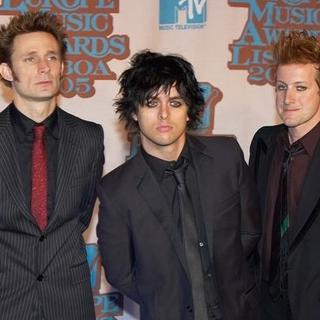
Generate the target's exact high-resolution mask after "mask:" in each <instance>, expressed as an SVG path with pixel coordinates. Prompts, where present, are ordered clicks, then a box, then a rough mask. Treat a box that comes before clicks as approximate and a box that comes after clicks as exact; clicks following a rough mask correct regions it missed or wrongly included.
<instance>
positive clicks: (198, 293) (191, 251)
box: [170, 159, 208, 320]
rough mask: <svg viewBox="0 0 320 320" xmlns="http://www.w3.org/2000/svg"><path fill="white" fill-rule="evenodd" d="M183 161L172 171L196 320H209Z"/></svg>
mask: <svg viewBox="0 0 320 320" xmlns="http://www.w3.org/2000/svg"><path fill="white" fill-rule="evenodd" d="M183 160H184V161H183V163H182V164H181V165H180V166H179V167H178V168H176V169H174V170H172V173H173V175H174V177H175V179H176V182H177V188H178V199H179V212H180V221H181V227H182V235H183V243H184V248H185V256H186V258H187V263H188V269H189V276H190V279H191V286H192V297H193V307H194V319H197V320H206V319H208V315H207V307H206V299H205V293H204V281H203V270H202V264H201V256H200V252H199V244H198V232H197V227H196V221H195V218H194V212H193V206H192V202H191V198H190V196H189V193H188V190H187V188H186V184H185V172H186V168H187V166H188V162H187V160H186V159H183ZM170 171H171V170H170ZM200 245H201V244H200Z"/></svg>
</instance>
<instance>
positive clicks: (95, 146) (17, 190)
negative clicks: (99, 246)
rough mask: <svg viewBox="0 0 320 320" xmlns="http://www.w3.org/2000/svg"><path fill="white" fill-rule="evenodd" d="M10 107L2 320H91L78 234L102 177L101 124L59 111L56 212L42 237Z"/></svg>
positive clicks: (2, 216)
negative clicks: (24, 181)
mask: <svg viewBox="0 0 320 320" xmlns="http://www.w3.org/2000/svg"><path fill="white" fill-rule="evenodd" d="M9 108H10V106H9V107H8V108H6V109H5V110H4V111H3V112H1V113H0V253H1V256H0V318H1V319H3V320H18V319H28V320H33V319H37V320H40V319H41V320H42V319H46V320H58V319H59V320H89V319H90V320H93V319H95V313H94V304H93V298H92V291H91V287H90V278H89V268H88V264H87V260H86V251H85V243H84V240H83V238H82V234H81V233H82V232H83V231H84V230H85V229H86V228H87V226H88V224H89V222H90V218H91V214H92V209H93V205H94V201H95V198H96V190H95V189H96V183H97V181H98V180H99V178H100V176H101V173H102V165H103V161H104V158H103V130H102V127H101V126H99V125H97V124H94V123H91V122H88V121H84V120H81V119H79V118H77V117H75V116H72V115H70V114H68V113H67V112H65V111H63V110H61V109H59V108H58V123H59V130H60V140H59V147H58V165H57V177H56V188H57V189H56V198H55V209H54V211H53V213H52V216H50V219H49V221H48V225H47V227H46V229H45V231H44V233H43V234H42V233H41V231H40V229H39V228H38V225H37V223H36V221H35V219H34V217H33V216H32V214H31V212H30V209H29V208H28V207H27V205H26V203H27V201H26V199H25V195H24V194H23V191H22V182H21V175H22V174H23V172H21V168H20V167H19V163H18V159H17V152H18V151H17V150H16V144H15V138H14V135H13V131H12V126H11V122H10V114H9ZM48 156H50V155H48Z"/></svg>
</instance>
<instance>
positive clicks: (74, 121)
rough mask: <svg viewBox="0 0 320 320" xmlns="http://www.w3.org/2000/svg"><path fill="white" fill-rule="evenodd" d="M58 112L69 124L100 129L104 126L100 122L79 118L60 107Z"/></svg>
mask: <svg viewBox="0 0 320 320" xmlns="http://www.w3.org/2000/svg"><path fill="white" fill-rule="evenodd" d="M58 114H59V116H60V118H62V119H63V120H64V121H66V122H67V123H68V124H74V125H80V126H82V127H84V128H88V129H92V130H100V128H102V126H101V125H100V124H98V123H95V122H93V121H89V120H85V119H82V118H79V117H77V116H75V115H73V114H71V113H69V112H67V111H65V110H63V109H61V108H58Z"/></svg>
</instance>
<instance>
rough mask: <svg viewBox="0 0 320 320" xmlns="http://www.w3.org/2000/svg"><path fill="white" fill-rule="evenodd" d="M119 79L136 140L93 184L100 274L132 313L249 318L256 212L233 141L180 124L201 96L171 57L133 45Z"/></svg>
mask: <svg viewBox="0 0 320 320" xmlns="http://www.w3.org/2000/svg"><path fill="white" fill-rule="evenodd" d="M120 86H121V88H120V94H121V96H120V97H119V99H118V100H117V101H116V104H115V105H116V108H117V112H118V113H119V114H120V119H121V120H124V121H125V123H126V127H127V128H128V129H133V130H136V131H138V132H139V134H140V141H141V148H140V150H139V151H138V153H137V154H136V155H135V156H134V157H133V158H132V159H130V160H128V161H127V162H126V163H124V164H123V165H121V166H120V167H118V168H117V169H115V170H113V171H112V172H110V173H109V174H108V175H106V176H105V177H104V179H103V181H102V183H101V185H100V186H99V188H98V195H99V198H100V201H101V205H100V213H99V222H98V227H97V235H98V244H99V248H100V252H101V255H102V263H103V265H104V267H105V270H106V276H107V279H108V280H109V282H110V283H111V284H112V285H113V286H114V287H115V288H118V289H119V290H120V291H122V292H123V293H124V294H126V295H127V296H129V297H130V298H131V299H133V300H134V301H136V302H137V303H138V304H139V305H140V314H141V319H142V320H155V319H167V320H188V319H190V320H191V319H194V320H205V319H224V320H235V319H237V320H250V319H252V320H256V319H257V295H256V286H255V281H254V277H253V274H252V269H251V267H250V264H249V260H250V259H251V258H252V255H253V254H254V251H255V247H256V243H257V241H258V240H259V236H260V226H259V214H258V212H257V209H256V202H255V190H254V188H252V184H251V180H250V176H249V174H248V167H247V166H246V164H245V161H244V159H243V155H242V152H241V150H240V147H239V145H238V144H237V142H236V141H235V140H234V139H232V138H227V137H202V138H200V137H194V136H190V135H188V134H187V133H186V130H187V128H194V127H195V126H196V125H197V123H198V121H199V120H200V112H201V111H202V109H203V106H204V99H203V96H202V93H201V89H200V87H199V85H198V83H197V80H196V78H195V76H194V72H193V68H192V66H191V65H190V63H188V62H187V61H186V60H184V59H183V58H181V57H179V56H174V55H161V54H158V53H153V52H150V51H145V52H141V53H138V54H136V55H135V56H134V57H133V58H132V60H131V68H129V69H128V70H126V71H125V72H124V73H123V74H122V75H121V77H120Z"/></svg>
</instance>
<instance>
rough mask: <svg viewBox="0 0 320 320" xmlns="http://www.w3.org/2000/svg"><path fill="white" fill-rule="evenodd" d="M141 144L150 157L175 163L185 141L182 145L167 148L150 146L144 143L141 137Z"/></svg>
mask: <svg viewBox="0 0 320 320" xmlns="http://www.w3.org/2000/svg"><path fill="white" fill-rule="evenodd" d="M141 144H142V147H143V149H144V150H145V151H146V152H147V153H148V154H150V155H152V156H154V157H156V158H159V159H162V160H165V161H176V160H177V159H178V158H179V156H180V154H181V152H182V149H183V147H184V144H185V139H184V140H183V142H182V143H179V144H173V145H168V146H161V145H160V146H154V145H152V146H150V145H149V144H148V143H145V142H144V138H143V136H141Z"/></svg>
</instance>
